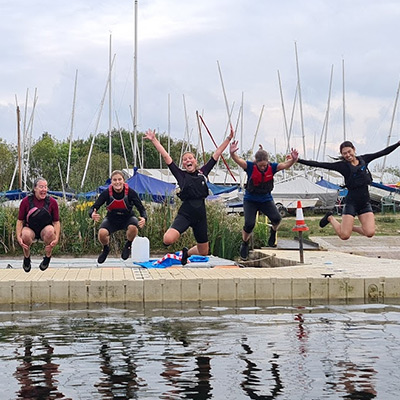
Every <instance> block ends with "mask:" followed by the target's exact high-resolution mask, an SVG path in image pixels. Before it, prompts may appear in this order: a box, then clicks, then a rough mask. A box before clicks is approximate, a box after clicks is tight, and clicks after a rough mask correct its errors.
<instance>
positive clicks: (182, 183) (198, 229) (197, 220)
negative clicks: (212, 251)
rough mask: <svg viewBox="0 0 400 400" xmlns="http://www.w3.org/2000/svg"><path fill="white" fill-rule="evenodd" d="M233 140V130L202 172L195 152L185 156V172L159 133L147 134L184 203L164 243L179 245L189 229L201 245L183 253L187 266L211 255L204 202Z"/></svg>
mask: <svg viewBox="0 0 400 400" xmlns="http://www.w3.org/2000/svg"><path fill="white" fill-rule="evenodd" d="M232 138H233V131H232V130H231V133H230V135H229V136H228V137H227V138H226V139H225V140H224V141H223V143H222V144H221V145H220V146H219V147H218V148H217V150H215V152H214V154H213V156H212V157H211V158H210V160H209V161H208V162H207V163H206V164H205V165H204V166H202V167H201V168H200V169H197V160H196V158H195V156H194V154H193V153H191V152H186V153H184V154H183V156H182V166H183V168H184V169H183V170H182V169H180V168H179V167H178V166H177V165H176V164H175V162H174V161H173V160H172V158H171V156H170V155H169V154H168V152H167V151H166V150H165V149H164V147H163V146H162V144H161V143H160V142H159V141H158V139H157V138H156V134H155V131H153V130H151V129H149V130H148V131H147V132H146V136H145V139H148V140H151V142H152V143H153V144H154V147H155V148H156V149H157V150H158V152H159V153H160V154H161V156H162V157H163V159H164V161H165V162H166V164H167V166H168V168H169V169H170V171H171V173H172V175H174V177H175V179H176V180H177V182H178V186H179V188H180V192H179V194H178V196H179V198H180V199H181V200H182V205H181V207H180V208H179V210H178V215H177V216H176V218H175V220H174V222H173V223H172V225H171V227H170V228H169V229H168V230H167V231H166V232H165V234H164V237H163V242H164V244H165V245H166V246H169V245H170V244H173V243H175V242H176V241H177V240H178V239H179V238H180V236H181V234H182V233H183V232H185V231H186V230H187V229H188V228H189V227H192V229H193V234H194V237H195V238H196V242H197V243H196V245H195V246H193V247H192V248H190V249H187V248H186V247H185V248H184V249H183V251H182V264H183V265H185V264H186V263H187V259H188V257H189V256H191V255H194V254H197V255H202V256H206V255H207V254H208V252H209V243H208V234H207V214H206V206H205V201H204V200H205V198H206V197H207V196H208V186H207V176H208V174H209V173H210V171H211V169H212V168H213V167H214V165H215V164H216V163H217V161H218V158H219V157H220V156H221V154H222V152H223V151H224V150H225V149H226V147H227V146H228V144H229V142H230V140H231V139H232Z"/></svg>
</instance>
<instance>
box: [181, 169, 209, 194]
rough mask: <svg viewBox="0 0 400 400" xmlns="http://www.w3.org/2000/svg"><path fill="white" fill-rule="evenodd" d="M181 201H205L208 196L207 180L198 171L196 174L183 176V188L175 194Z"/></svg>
mask: <svg viewBox="0 0 400 400" xmlns="http://www.w3.org/2000/svg"><path fill="white" fill-rule="evenodd" d="M177 196H178V197H179V198H180V199H181V200H195V199H205V198H206V197H207V196H208V186H207V178H206V176H205V175H203V174H202V173H201V172H200V171H198V174H189V173H187V174H185V179H184V184H183V187H181V188H180V191H179V192H178V193H177Z"/></svg>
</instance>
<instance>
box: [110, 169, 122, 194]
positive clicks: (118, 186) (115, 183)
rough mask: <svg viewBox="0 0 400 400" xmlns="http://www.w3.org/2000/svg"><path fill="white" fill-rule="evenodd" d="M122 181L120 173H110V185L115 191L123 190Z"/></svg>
mask: <svg viewBox="0 0 400 400" xmlns="http://www.w3.org/2000/svg"><path fill="white" fill-rule="evenodd" d="M124 183H125V179H124V177H123V176H122V175H121V174H119V173H115V174H113V175H112V177H111V186H112V187H113V189H114V190H115V191H116V192H117V193H120V192H122V191H123V190H124Z"/></svg>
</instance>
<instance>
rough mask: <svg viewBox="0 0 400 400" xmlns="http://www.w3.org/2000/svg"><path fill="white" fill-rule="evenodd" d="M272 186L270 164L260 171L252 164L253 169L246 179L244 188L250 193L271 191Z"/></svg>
mask: <svg viewBox="0 0 400 400" xmlns="http://www.w3.org/2000/svg"><path fill="white" fill-rule="evenodd" d="M273 188H274V173H273V171H272V166H271V164H268V167H267V169H266V170H265V171H264V172H261V171H260V170H259V169H258V167H257V165H255V164H254V165H253V171H251V175H250V177H249V179H248V181H247V185H246V190H247V191H248V192H249V193H251V194H266V193H271V192H272V190H273Z"/></svg>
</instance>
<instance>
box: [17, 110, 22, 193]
mask: <svg viewBox="0 0 400 400" xmlns="http://www.w3.org/2000/svg"><path fill="white" fill-rule="evenodd" d="M17 139H18V188H22V168H21V112H20V110H19V106H18V105H17Z"/></svg>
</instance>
